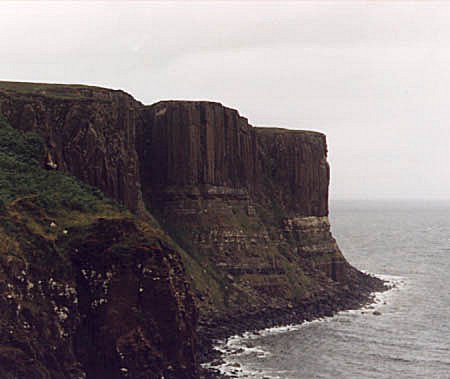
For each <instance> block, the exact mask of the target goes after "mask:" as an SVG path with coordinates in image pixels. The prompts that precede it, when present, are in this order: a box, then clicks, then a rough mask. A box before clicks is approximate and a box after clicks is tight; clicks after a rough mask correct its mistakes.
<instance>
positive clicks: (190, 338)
mask: <svg viewBox="0 0 450 379" xmlns="http://www.w3.org/2000/svg"><path fill="white" fill-rule="evenodd" d="M0 115H1V116H2V118H0V128H1V127H2V124H3V121H2V120H3V119H4V120H6V122H7V123H9V124H11V126H12V127H14V128H16V129H19V130H21V131H24V132H27V131H33V132H35V133H38V134H39V135H40V136H41V137H42V138H43V139H44V142H45V154H43V156H42V157H41V158H40V159H41V162H40V163H41V166H46V167H47V168H48V169H51V170H57V171H63V172H64V173H67V174H71V175H74V176H75V177H77V178H78V179H80V180H81V181H83V182H85V183H87V184H90V185H91V186H94V187H97V188H99V189H101V190H102V191H103V192H104V193H106V194H107V195H109V196H110V197H112V198H113V199H115V200H117V201H118V202H120V203H122V204H123V205H124V206H125V207H127V208H128V209H130V210H131V211H132V212H133V213H134V214H135V215H134V216H132V215H131V214H130V213H128V216H129V217H131V218H132V220H134V221H130V220H128V221H127V217H128V216H127V217H125V215H124V214H123V210H120V212H119V211H118V210H117V209H116V208H115V209H116V210H115V211H114V212H119V213H120V216H118V215H117V214H115V213H114V215H113V216H111V214H110V213H107V219H101V218H100V219H99V216H98V217H97V219H96V222H93V221H92V220H90V219H89V217H93V216H92V215H91V216H89V217H88V218H86V216H85V215H82V216H81V218H82V220H83V221H82V223H84V224H85V225H84V229H83V228H81V229H79V223H80V222H81V221H79V220H76V218H75V219H74V221H76V223H75V225H74V226H73V229H71V230H70V232H69V235H70V236H69V237H67V238H68V240H67V239H66V237H64V238H63V239H62V241H61V240H60V239H58V238H60V237H55V236H53V235H50V234H48V233H47V231H46V229H45V227H43V226H39V225H41V224H42V225H44V224H45V223H48V217H49V216H48V215H47V214H46V212H42V211H39V210H33V212H32V213H30V214H33V217H37V216H39V217H40V215H42V214H44V216H45V217H44V216H43V217H44V220H39V217H38V219H37V220H33V222H32V223H31V225H32V230H31V232H30V230H29V228H30V223H28V224H27V223H21V221H20V220H17V219H16V218H17V212H16V210H15V209H13V208H11V207H12V205H10V204H9V203H8V204H6V203H5V204H6V208H5V204H3V203H2V202H0V220H6V221H5V225H6V223H7V224H8V225H9V227H10V226H11V225H16V227H15V229H14V230H15V232H17V231H18V230H19V231H20V233H19V232H17V233H18V234H17V233H16V234H17V236H16V237H14V238H17V241H16V240H14V241H13V242H12V243H13V244H14V248H15V249H16V248H17V249H22V250H23V249H24V248H23V246H32V245H31V244H28V245H27V244H26V243H23V241H21V242H19V239H20V234H21V233H22V234H24V233H29V235H28V234H27V236H28V237H29V236H33V238H34V239H33V243H36V246H35V247H34V248H36V249H37V251H41V250H42V251H44V252H45V254H44V255H46V254H47V255H52V254H53V252H55V254H56V252H58V253H61V254H62V255H63V256H64V257H65V258H64V260H63V261H64V262H65V263H66V264H67V265H68V267H69V268H70V270H69V271H70V274H67V273H65V271H64V275H65V276H63V277H61V278H59V277H58V278H56V279H55V277H53V276H51V275H50V274H49V273H50V272H53V271H52V270H53V268H54V267H53V266H52V265H56V263H55V262H51V261H45V262H47V263H46V264H48V265H49V266H48V267H47V268H46V267H44V266H45V265H43V264H41V263H42V262H39V265H38V269H39V270H40V271H39V275H37V274H34V273H33V274H29V275H28V279H29V280H33V283H34V281H35V280H37V281H39V280H40V281H41V282H42V283H44V279H45V283H47V284H45V286H46V287H45V286H44V285H42V286H43V287H42V286H41V287H42V291H41V290H40V289H41V287H40V286H36V285H35V284H34V286H35V287H31V289H32V288H34V289H33V291H36V290H37V289H39V290H40V293H39V295H36V296H38V297H35V298H31V300H32V301H36V302H39V307H37V308H36V309H37V310H38V311H36V309H35V310H34V313H33V312H32V311H33V307H30V304H25V303H23V302H22V303H19V302H15V303H14V301H15V300H14V299H16V298H17V299H18V298H19V297H20V300H21V301H22V298H23V297H24V296H25V295H24V294H25V292H24V291H27V290H28V291H29V290H31V289H30V288H28V289H27V286H29V285H28V282H27V281H26V280H25V279H24V280H22V282H21V283H17V285H16V284H15V283H13V282H14V281H17V280H16V279H14V278H12V276H13V275H15V276H16V277H17V279H18V280H21V279H20V277H21V276H20V275H22V274H20V275H18V274H17V272H14V273H9V272H8V270H10V269H11V268H13V267H15V266H14V265H12V264H11V263H10V261H11V259H12V258H11V256H10V253H11V251H10V250H11V249H10V248H9V245H8V248H6V249H3V250H2V246H1V245H0V253H1V254H2V255H1V256H0V257H3V258H4V259H3V258H2V259H1V260H0V264H1V265H0V266H1V267H0V271H1V270H3V271H2V272H4V273H5V275H3V276H2V278H0V291H3V292H2V293H4V294H5V295H6V299H13V300H14V301H13V300H5V299H0V302H2V304H3V305H2V307H3V308H4V309H7V308H8V313H7V316H5V317H4V323H3V324H2V326H5V325H6V326H5V327H4V328H3V329H2V330H0V339H1V340H0V361H1V362H2V364H1V365H0V366H1V367H0V370H1V369H3V368H4V367H6V369H4V372H2V373H3V374H4V375H6V374H8V375H9V373H10V372H14V371H13V370H14V367H15V366H17V364H18V363H20V362H22V361H24V360H26V359H27V357H29V356H35V357H37V360H36V361H33V362H34V363H33V362H31V363H30V366H27V365H20V368H21V370H22V369H23V373H22V372H21V374H23V375H25V376H27V377H29V376H30V375H31V376H33V375H34V376H35V377H42V378H59V377H68V378H69V377H70V378H72V377H73V378H80V377H83V375H84V374H87V376H88V379H89V378H103V377H105V378H106V377H108V378H116V377H117V378H119V377H128V378H137V377H143V378H144V377H145V378H153V377H155V378H156V377H158V378H159V377H161V376H164V377H169V378H171V377H173V378H178V377H180V378H181V377H183V378H184V377H185V378H192V379H193V378H195V377H198V376H199V371H198V366H197V358H198V355H199V354H198V352H199V350H198V349H199V347H202V346H203V347H205V346H206V347H207V346H209V345H208V342H210V341H211V339H212V338H215V337H219V336H220V337H224V336H226V335H228V334H230V333H232V332H239V331H243V330H245V329H248V328H256V327H266V326H272V325H275V324H278V323H290V322H301V321H302V320H305V319H311V318H312V317H315V316H322V315H331V314H333V312H335V311H337V310H340V309H348V308H351V307H356V306H358V305H359V304H361V302H362V301H364V300H367V298H368V295H369V293H370V292H371V291H372V290H374V289H381V288H382V284H381V282H380V281H378V280H377V279H375V278H372V277H369V276H367V275H365V274H362V273H360V272H359V271H357V270H356V269H354V268H353V267H352V266H350V265H349V264H348V262H347V261H346V260H345V258H344V257H343V255H342V253H341V252H340V250H339V248H338V246H337V244H336V241H335V239H334V238H333V236H332V235H331V232H330V224H329V220H328V185H329V178H330V174H329V166H328V163H327V146H326V139H325V136H324V135H323V134H321V133H317V132H311V131H297V130H286V129H278V128H267V127H253V126H251V125H250V124H249V123H248V121H247V119H246V118H244V117H241V116H240V115H239V113H238V112H237V111H236V110H233V109H230V108H227V107H224V106H222V105H221V104H219V103H214V102H204V101H162V102H159V103H156V104H154V105H151V106H144V105H142V104H141V103H140V102H138V101H136V100H135V99H133V98H132V97H131V96H130V95H128V94H126V93H124V92H122V91H113V90H107V89H102V88H95V87H86V86H78V85H75V86H64V85H47V84H34V83H11V82H0ZM12 147H14V146H12ZM16 147H17V146H15V147H14V148H16ZM3 148H7V146H6V147H3ZM0 153H2V151H0ZM0 157H1V156H0ZM5 159H6V161H5V162H7V163H8V162H10V161H9V158H8V157H7V158H5ZM19 161H20V160H19ZM20 162H22V161H20ZM8 164H9V163H8ZM8 164H6V166H5V167H6V170H9V169H10V168H9V166H8ZM33 164H34V163H33ZM0 168H1V166H0ZM8 172H9V171H8ZM8 175H9V174H8ZM0 179H1V178H0ZM56 190H58V189H56ZM97 192H98V191H97ZM97 194H98V193H97ZM38 195H39V194H36V193H32V194H31V197H26V198H24V199H20V200H21V201H25V202H26V203H27V202H33V201H34V200H35V199H36V197H38ZM30 199H31V200H30ZM33 199H34V200H33ZM0 200H1V199H0ZM8 201H10V199H9V200H8ZM68 202H69V203H70V202H71V201H70V199H69V200H68ZM19 203H20V202H19ZM33 204H34V203H33ZM61 204H62V205H61V206H62V207H67V204H66V203H61ZM34 206H37V205H36V204H34ZM8 207H9V208H8ZM3 208H4V209H6V210H7V212H6V213H5V214H4V215H2V212H3V211H4V210H2V209H3ZM53 211H55V210H53ZM27 212H28V211H27ZM67 212H69V213H70V212H73V209H72V210H70V211H69V210H67V209H63V211H62V212H60V213H61V214H63V215H64V217H66V218H67V217H69V216H68V213H67ZM76 212H80V211H79V210H77V211H76ZM76 212H75V213H70V215H72V214H73V215H74V217H75V216H79V217H80V214H79V213H76ZM108 212H109V211H108ZM121 212H122V213H121ZM27 215H28V213H27ZM36 215H37V216H36ZM61 217H62V216H61ZM155 219H156V221H155ZM91 221H92V222H91ZM17 225H20V227H18V226H17ZM36 225H38V227H37V228H36ZM1 226H2V225H0V237H1V238H3V237H2V231H3V230H6V228H1ZM20 228H22V229H20ZM33 228H34V229H33ZM36 234H37V236H36ZM49 236H51V238H50V237H49ZM28 237H27V238H28ZM7 238H9V237H7ZM55 241H56V242H55ZM64 241H66V242H64ZM67 241H69V242H67ZM21 244H23V246H22V245H21ZM55 244H56V245H55ZM47 245H48V246H50V247H51V248H49V247H48V246H47ZM11 246H12V245H11ZM33 246H34V245H33ZM54 246H56V247H57V248H58V249H57V250H55V249H56V247H54ZM169 246H170V247H169ZM24 251H25V250H24ZM55 256H56V255H55ZM30 257H32V255H27V257H26V258H25V259H24V261H23V262H24V263H23V262H22V263H23V264H25V265H27V264H29V263H32V262H31V261H30V262H28V261H27V260H29V259H31V258H30ZM8 262H9V263H8ZM27 262H28V263H27ZM61 262H62V261H61ZM61 262H59V263H58V268H59V267H60V266H61ZM22 263H21V264H22ZM32 266H33V265H31V267H32ZM183 266H184V267H183ZM17 267H18V268H17V269H14V270H16V271H17V270H19V268H20V269H22V266H20V267H19V266H17ZM24 267H25V266H24ZM27 267H28V266H27ZM25 268H26V267H25ZM47 269H48V271H49V273H46V272H45V270H47ZM27 270H28V268H27ZM16 274H17V275H16ZM23 275H24V274H23ZM23 275H22V276H23ZM3 279H4V280H3ZM10 279H11V280H10ZM50 279H51V280H56V281H57V284H54V283H53V281H51V282H49V280H50ZM2 280H3V281H4V284H5V285H4V286H3V287H2V286H1V283H2ZM8 281H9V282H8ZM59 282H61V283H63V284H64V286H65V285H66V284H67V286H68V287H67V288H69V289H70V290H69V291H72V290H71V289H72V288H73V289H74V291H75V292H76V294H75V293H72V292H73V291H72V292H70V293H69V295H70V296H76V299H77V303H73V302H72V303H71V304H68V303H67V304H66V302H61V303H60V302H59V299H57V298H55V297H52V296H53V294H52V293H51V291H50V292H48V291H47V290H48V288H50V290H51V289H52V287H55V286H57V285H59V284H58V283H59ZM187 282H189V283H187ZM8 283H9V284H8ZM52 283H53V284H52ZM44 287H45V288H44ZM47 287H48V288H47ZM55 288H56V287H55ZM61 288H62V287H61ZM64 288H65V287H64ZM57 289H59V287H58V288H57ZM69 295H68V296H69ZM8 296H11V297H8ZM70 296H69V297H68V298H67V299H68V300H73V299H72V298H71V297H70ZM13 303H14V304H13ZM16 303H17V304H16ZM11 304H13V305H11ZM19 305H20V306H21V307H25V306H26V307H27V309H28V308H29V309H30V312H32V313H29V314H28V315H25V314H23V315H22V314H20V318H18V319H17V320H19V321H20V325H19V324H18V322H19V321H17V322H16V321H14V315H15V314H16V313H15V312H18V310H17V309H18V308H17V307H18V306H19ZM14 307H16V308H14ZM66 308H67V309H66ZM22 309H23V308H22ZM41 311H42V312H41ZM45 312H47V313H51V314H52V316H51V317H50V316H49V317H46V316H45V315H46V314H47V313H45ZM68 312H69V313H70V314H71V315H73V317H72V316H71V317H68V316H67V315H68ZM19 313H20V312H19ZM22 313H23V312H22ZM5 314H6V313H5ZM22 316H23V317H25V318H23V317H22ZM44 316H45V317H44ZM197 316H198V319H199V326H200V327H199V328H197V329H198V330H199V331H200V337H201V338H202V341H203V342H205V341H206V342H207V343H206V344H200V345H196V340H197V336H196V330H195V329H196V320H197ZM29 320H31V321H33V323H35V324H39V325H42V328H41V329H32V330H31V331H28V330H25V329H26V328H27V327H28V326H27V325H28V323H29ZM61 325H62V326H63V328H62V327H61ZM19 327H20V328H21V329H20V330H21V332H20V333H18V334H17V335H16V336H17V338H16V339H14V338H13V337H11V335H10V332H9V330H12V329H13V330H16V329H17V330H18V328H19ZM8 328H9V329H8ZM11 328H12V329H11ZM24 328H25V329H24ZM22 329H23V330H22ZM49 330H50V331H54V330H55V331H57V332H58V333H59V334H58V333H56V334H55V333H53V332H52V333H50V334H49V333H48V331H49ZM61 333H62V334H61ZM13 334H14V332H13ZM24 341H25V342H24ZM26 341H28V342H30V341H31V342H32V345H31V346H32V347H31V349H32V350H27V349H26V348H25V347H24V346H26V345H28V342H26ZM50 345H51V346H56V350H52V351H51V352H49V353H48V354H47V355H45V349H46V348H47V347H46V346H50ZM17 346H19V347H17ZM58 346H59V347H58ZM11 349H12V350H11ZM11 351H14V352H15V353H17V354H16V355H11V354H10V352H11ZM14 357H16V358H14ZM15 359H16V360H15ZM19 361H20V362H19ZM120 364H122V366H121V365H120ZM5 370H6V371H5ZM23 375H22V376H23ZM11 377H14V376H11ZM16 377H17V376H16Z"/></svg>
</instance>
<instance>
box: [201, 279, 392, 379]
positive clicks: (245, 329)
mask: <svg viewBox="0 0 450 379" xmlns="http://www.w3.org/2000/svg"><path fill="white" fill-rule="evenodd" d="M360 274H361V278H363V280H361V282H360V283H359V288H358V289H357V290H355V288H352V289H350V288H348V286H343V287H339V288H337V289H336V291H334V292H333V293H327V294H324V295H323V296H320V297H316V298H315V299H312V300H306V301H304V302H301V303H299V304H297V305H295V306H294V307H293V308H289V309H266V310H264V311H263V312H258V313H255V314H251V315H249V314H246V315H236V316H234V317H229V318H227V319H223V320H216V321H211V322H210V323H208V325H206V326H205V325H204V324H203V325H201V329H200V332H199V336H200V344H201V345H202V346H203V354H202V360H201V365H202V368H203V370H202V371H203V372H202V375H203V376H202V378H204V379H228V378H239V377H241V376H239V374H241V375H242V374H243V372H242V369H241V367H240V364H239V363H235V362H232V361H231V360H227V359H226V357H225V355H226V354H230V353H235V352H238V353H241V352H243V351H244V350H245V347H243V346H239V347H237V348H236V346H234V347H233V344H236V342H239V341H240V342H242V341H249V340H251V339H252V337H253V338H254V337H255V336H256V337H258V336H261V335H267V334H271V333H274V334H277V333H284V332H290V331H294V330H298V329H300V328H302V327H304V326H306V325H308V324H310V323H312V322H320V321H324V320H327V319H330V318H332V317H334V316H336V315H337V314H338V313H340V312H349V311H350V312H352V311H361V312H363V313H364V312H375V307H376V305H377V304H379V303H380V301H381V300H379V298H380V295H381V294H383V293H387V292H389V291H390V290H392V289H393V288H396V287H397V285H398V283H396V282H395V280H392V277H387V276H383V275H375V274H370V273H365V272H364V273H360ZM214 325H215V327H214ZM238 344H239V343H238ZM230 345H231V346H230ZM247 349H250V350H253V352H258V348H256V347H254V346H251V347H248V348H247ZM259 353H261V354H264V351H262V350H261V351H259Z"/></svg>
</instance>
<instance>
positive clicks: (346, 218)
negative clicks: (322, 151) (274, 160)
mask: <svg viewBox="0 0 450 379" xmlns="http://www.w3.org/2000/svg"><path fill="white" fill-rule="evenodd" d="M331 221H332V222H331V224H332V225H333V232H334V235H335V237H336V238H337V241H338V243H339V245H340V247H341V249H342V251H343V252H344V254H345V256H346V257H347V258H348V259H349V261H350V262H351V263H352V264H353V265H354V266H356V267H358V268H360V269H362V270H365V271H368V272H371V273H374V274H378V275H379V276H381V277H382V278H384V279H386V280H389V281H390V282H391V283H393V284H395V288H394V289H392V290H390V291H388V292H385V293H383V294H379V295H377V297H376V302H375V303H374V304H373V305H371V306H368V307H366V308H364V309H361V310H357V311H347V312H342V313H340V314H338V315H337V316H335V317H333V318H328V319H326V320H319V321H314V322H311V323H305V324H303V325H301V326H294V327H291V328H279V329H272V330H268V331H265V332H263V333H261V334H259V335H247V336H245V337H244V338H240V337H239V338H238V337H235V338H232V339H230V340H228V342H227V344H225V345H223V346H222V348H225V350H227V351H228V353H226V355H225V358H226V359H225V360H226V364H225V365H223V369H224V371H226V372H228V373H233V375H236V376H238V377H246V378H254V379H256V378H259V379H260V378H262V377H267V378H280V379H302V378H305V379H310V378H321V379H322V378H323V379H332V378H333V379H348V378H373V379H388V378H389V379H390V378H400V379H419V378H420V379H423V378H429V379H448V378H450V202H448V201H442V202H439V201H432V202H427V201H350V200H345V201H334V202H332V203H331Z"/></svg>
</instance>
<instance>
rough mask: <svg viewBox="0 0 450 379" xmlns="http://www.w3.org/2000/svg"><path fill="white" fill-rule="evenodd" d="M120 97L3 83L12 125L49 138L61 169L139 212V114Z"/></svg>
mask: <svg viewBox="0 0 450 379" xmlns="http://www.w3.org/2000/svg"><path fill="white" fill-rule="evenodd" d="M139 106H140V104H139V103H138V102H137V101H136V100H134V99H133V98H132V97H131V96H130V95H128V94H126V93H124V92H122V91H112V90H106V89H102V88H95V87H85V86H63V85H39V84H31V83H8V82H1V83H0V110H1V112H0V113H1V114H2V115H3V116H4V117H5V118H6V119H7V120H8V121H9V123H10V124H11V125H12V126H14V127H16V128H18V129H20V130H23V131H33V132H36V133H39V134H40V135H41V136H43V137H44V138H45V141H46V145H47V146H46V147H47V150H48V153H49V154H50V157H51V159H52V160H53V161H54V162H55V163H56V164H57V166H58V168H59V169H61V170H63V171H66V172H68V173H70V174H72V175H75V176H76V177H78V178H79V179H81V180H82V181H84V182H86V183H89V184H91V185H92V186H95V187H98V188H100V189H101V190H102V191H104V192H105V193H106V194H108V195H109V196H111V197H113V198H115V199H117V200H119V201H120V202H122V203H123V204H124V205H126V206H127V207H128V208H130V209H131V210H133V211H136V210H137V209H138V208H139V204H140V198H139V196H140V189H139V176H138V162H137V156H136V150H135V147H134V146H135V132H134V130H135V128H134V123H135V118H136V116H135V113H136V107H139Z"/></svg>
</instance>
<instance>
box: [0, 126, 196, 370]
mask: <svg viewBox="0 0 450 379" xmlns="http://www.w3.org/2000/svg"><path fill="white" fill-rule="evenodd" d="M44 158H45V146H44V143H43V141H42V138H41V137H40V136H38V135H36V134H33V133H24V132H21V131H18V130H16V129H13V128H12V127H11V126H10V125H8V123H7V122H6V121H5V120H4V119H3V118H2V119H0V309H1V310H2V319H1V320H0V377H1V378H5V379H23V378H36V379H40V378H42V379H44V378H45V379H50V378H52V379H56V378H61V379H62V378H64V379H67V378H71V379H72V378H73V379H79V378H84V377H86V375H87V377H88V378H124V377H137V376H138V375H139V377H142V378H154V377H158V378H159V377H161V376H165V377H167V378H178V377H186V378H194V377H196V370H197V367H196V357H195V355H194V352H195V321H196V314H195V309H194V307H193V302H192V299H191V297H190V294H189V290H188V286H187V284H186V281H185V275H184V269H183V267H182V265H181V262H180V260H179V256H178V253H176V252H175V251H174V250H173V249H172V248H171V247H170V246H169V244H168V243H167V242H165V240H164V233H163V232H162V231H160V230H158V229H156V228H155V226H154V225H150V224H148V223H145V222H144V221H142V220H137V219H136V218H135V217H134V216H133V215H132V214H131V213H130V212H129V211H127V210H125V209H124V208H123V207H121V206H119V205H118V204H117V203H116V202H114V201H113V200H111V199H109V198H107V197H106V196H105V195H104V194H103V193H102V192H101V191H99V190H98V189H95V188H93V187H90V186H88V185H86V184H84V183H82V182H80V181H78V180H77V179H76V178H74V177H71V176H67V175H65V174H64V173H62V172H58V171H53V170H46V169H45V168H43V163H44ZM155 305H157V306H155ZM123 320H126V323H124V322H123ZM181 325H183V326H181Z"/></svg>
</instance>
